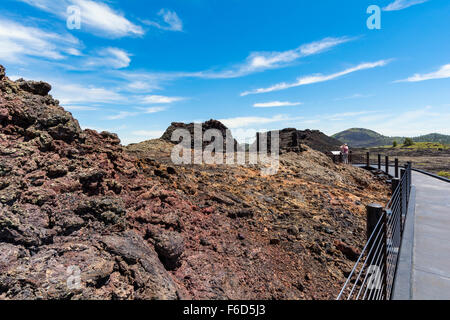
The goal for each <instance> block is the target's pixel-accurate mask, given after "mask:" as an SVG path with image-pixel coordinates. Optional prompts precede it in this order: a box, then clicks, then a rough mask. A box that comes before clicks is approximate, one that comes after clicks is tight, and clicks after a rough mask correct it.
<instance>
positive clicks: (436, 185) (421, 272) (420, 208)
mask: <svg viewBox="0 0 450 320" xmlns="http://www.w3.org/2000/svg"><path fill="white" fill-rule="evenodd" d="M412 183H413V185H415V187H416V214H415V223H414V246H413V258H412V277H411V282H412V283H411V295H412V299H414V300H416V299H450V183H448V182H444V181H441V180H438V179H436V178H433V177H430V176H427V175H425V174H423V173H419V172H415V171H413V172H412Z"/></svg>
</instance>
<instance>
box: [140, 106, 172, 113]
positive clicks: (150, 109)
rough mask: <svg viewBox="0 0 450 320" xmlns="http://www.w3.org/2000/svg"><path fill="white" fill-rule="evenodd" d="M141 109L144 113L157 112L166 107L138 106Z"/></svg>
mask: <svg viewBox="0 0 450 320" xmlns="http://www.w3.org/2000/svg"><path fill="white" fill-rule="evenodd" d="M139 109H141V110H143V112H144V113H157V112H161V111H165V110H167V108H166V107H149V108H139Z"/></svg>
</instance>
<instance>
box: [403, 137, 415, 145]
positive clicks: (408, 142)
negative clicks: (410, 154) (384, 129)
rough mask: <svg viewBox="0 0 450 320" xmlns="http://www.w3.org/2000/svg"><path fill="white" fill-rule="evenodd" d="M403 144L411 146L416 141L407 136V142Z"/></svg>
mask: <svg viewBox="0 0 450 320" xmlns="http://www.w3.org/2000/svg"><path fill="white" fill-rule="evenodd" d="M403 144H404V145H405V147H409V146H412V145H413V144H414V141H413V140H412V139H411V138H406V139H405V142H403Z"/></svg>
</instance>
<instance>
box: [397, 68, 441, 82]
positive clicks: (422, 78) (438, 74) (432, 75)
mask: <svg viewBox="0 0 450 320" xmlns="http://www.w3.org/2000/svg"><path fill="white" fill-rule="evenodd" d="M444 78H450V64H446V65H443V66H442V67H440V68H439V70H437V71H435V72H430V73H425V74H419V73H416V74H415V75H413V76H412V77H409V78H407V79H404V80H397V81H395V82H419V81H425V80H433V79H444Z"/></svg>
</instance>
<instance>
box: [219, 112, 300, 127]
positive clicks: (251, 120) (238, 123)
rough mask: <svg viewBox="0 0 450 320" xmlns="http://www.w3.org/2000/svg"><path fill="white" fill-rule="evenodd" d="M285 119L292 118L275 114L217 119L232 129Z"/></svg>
mask: <svg viewBox="0 0 450 320" xmlns="http://www.w3.org/2000/svg"><path fill="white" fill-rule="evenodd" d="M287 120H292V118H290V117H288V116H286V115H282V114H279V115H275V116H273V117H270V118H267V117H236V118H228V119H220V120H219V121H220V122H222V123H223V124H224V125H225V126H227V127H228V128H230V129H233V128H244V127H249V126H252V125H261V124H267V123H273V122H281V121H287Z"/></svg>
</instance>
